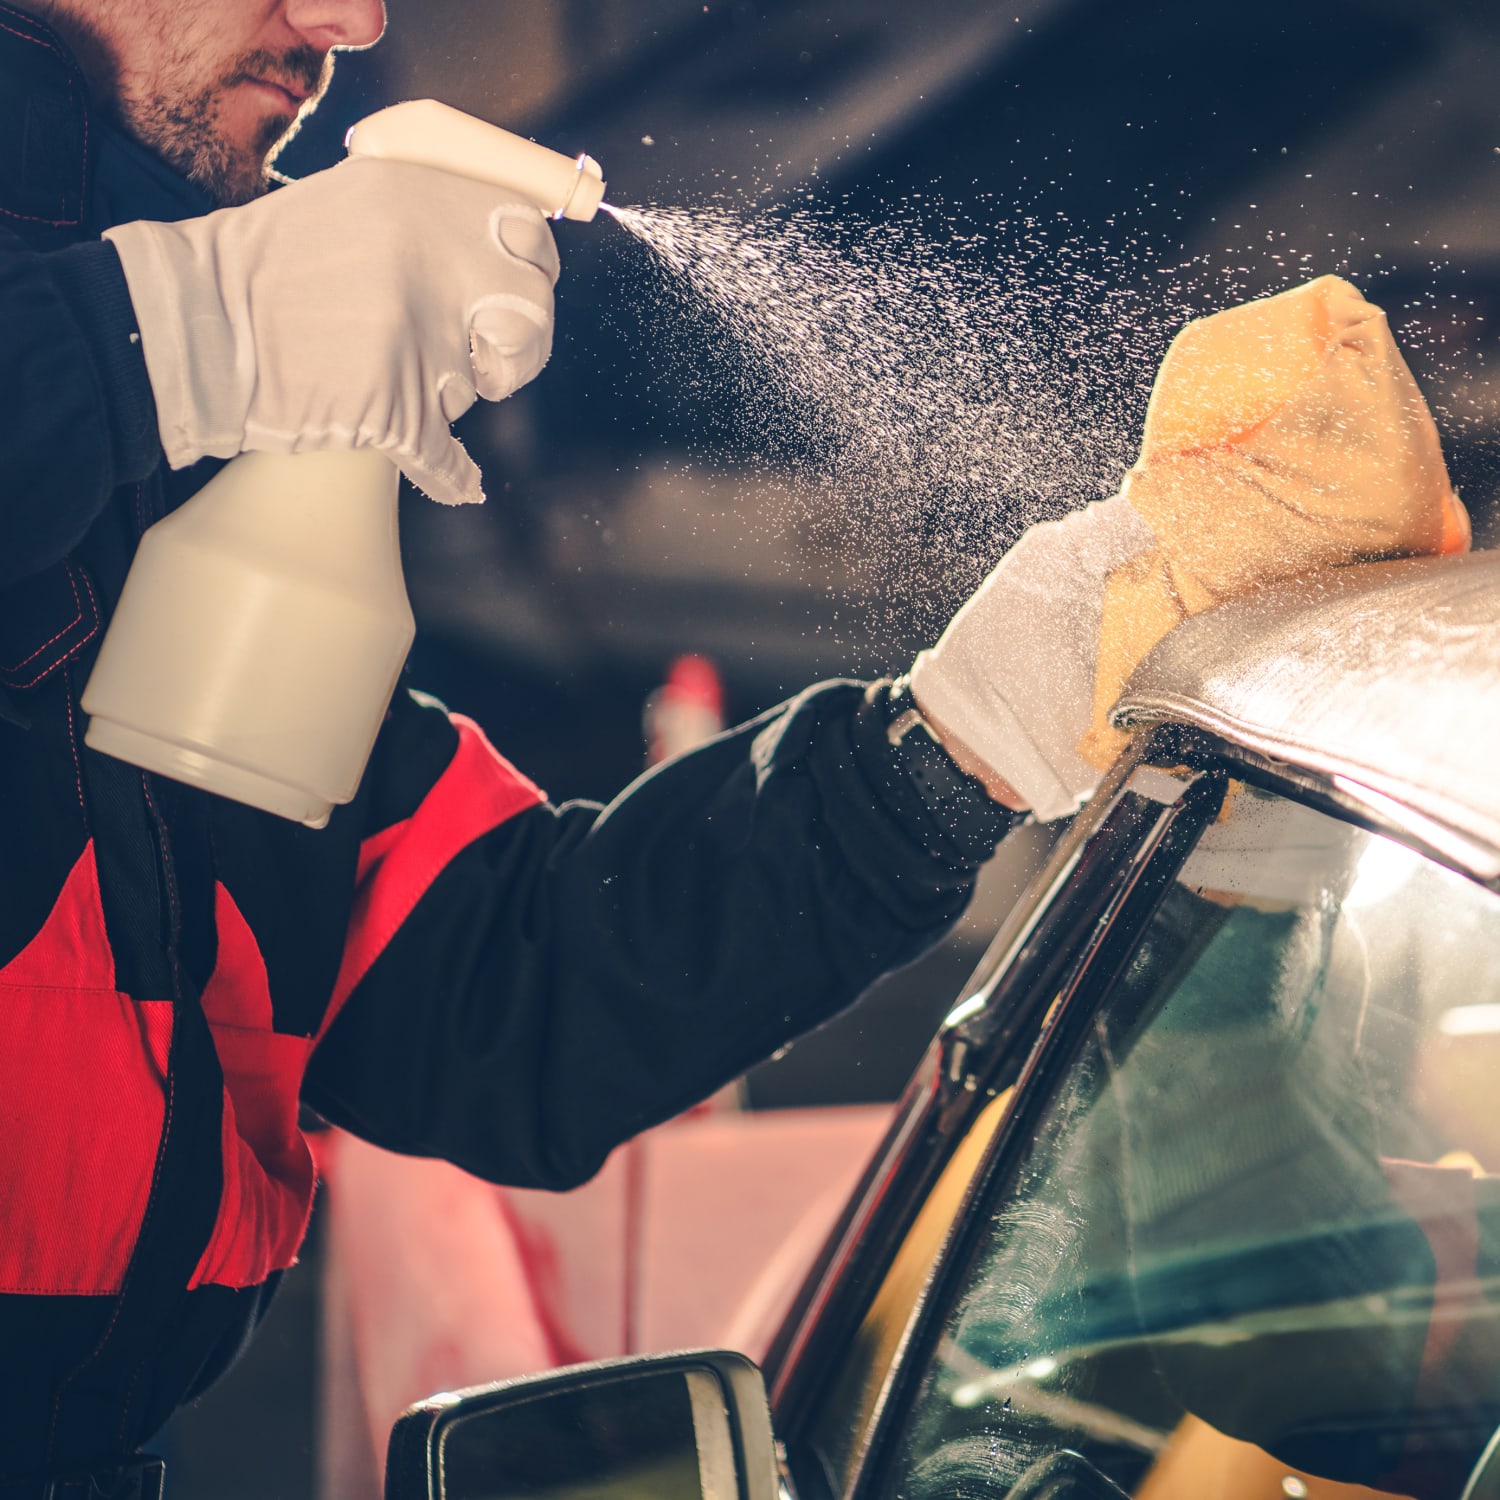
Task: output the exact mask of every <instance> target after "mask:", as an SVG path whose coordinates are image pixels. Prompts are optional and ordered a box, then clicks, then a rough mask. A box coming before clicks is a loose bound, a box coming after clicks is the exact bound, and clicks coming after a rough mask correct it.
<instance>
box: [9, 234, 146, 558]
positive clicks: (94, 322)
mask: <svg viewBox="0 0 1500 1500" xmlns="http://www.w3.org/2000/svg"><path fill="white" fill-rule="evenodd" d="M0 329H3V330H4V344H3V348H4V353H3V355H0V473H3V476H4V478H3V482H0V587H4V586H5V585H6V584H9V583H14V582H15V581H16V580H17V579H20V578H25V577H28V576H30V575H31V574H33V573H36V572H39V571H40V570H41V569H42V568H45V567H47V566H48V565H50V564H51V563H54V562H56V561H57V560H58V559H59V558H61V557H63V556H64V555H65V554H66V553H67V552H69V551H70V550H71V549H72V548H73V547H75V546H76V545H77V544H78V543H79V541H81V540H82V538H83V535H84V533H85V532H86V531H87V530H88V528H89V526H90V525H91V524H92V523H93V520H94V518H95V517H96V516H97V515H98V514H99V512H100V510H101V509H102V508H103V506H104V503H105V501H106V500H107V499H108V498H109V495H110V493H111V491H112V490H114V489H115V488H116V486H118V485H122V484H130V483H132V482H134V481H136V480H140V479H143V478H145V476H146V475H147V474H149V473H150V472H151V470H152V469H153V468H155V467H156V464H157V462H158V461H159V459H160V457H161V449H160V445H159V443H158V441H157V435H156V410H155V406H154V405H153V402H152V397H151V385H150V382H149V381H148V379H147V376H146V365H145V361H144V359H143V358H142V357H141V349H140V341H139V338H138V336H137V334H136V328H135V318H134V312H133V311H132V308H131V302H130V294H129V292H128V290H127V288H126V285H125V277H124V275H123V273H122V271H121V269H120V262H119V258H118V256H116V254H115V252H114V250H113V248H112V247H111V246H109V245H107V244H103V243H100V242H92V243H88V244H82V245H76V246H73V247H71V248H69V249H66V250H56V251H45V252H44V251H36V250H32V249H29V248H28V247H27V246H26V245H24V244H23V243H22V242H21V241H20V240H19V239H18V238H17V237H16V236H15V235H13V234H11V233H10V232H9V231H7V230H5V229H4V228H0Z"/></svg>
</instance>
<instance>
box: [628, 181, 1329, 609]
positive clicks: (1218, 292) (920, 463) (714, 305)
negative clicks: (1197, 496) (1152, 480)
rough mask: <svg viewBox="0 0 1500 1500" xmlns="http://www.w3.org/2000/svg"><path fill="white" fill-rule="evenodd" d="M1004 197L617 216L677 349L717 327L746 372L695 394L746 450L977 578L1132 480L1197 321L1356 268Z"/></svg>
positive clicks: (836, 514)
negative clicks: (1019, 538) (1029, 536)
mask: <svg viewBox="0 0 1500 1500" xmlns="http://www.w3.org/2000/svg"><path fill="white" fill-rule="evenodd" d="M992 207H993V205H985V204H980V205H978V206H977V207H976V206H974V205H970V206H968V207H966V208H965V209H964V210H963V211H962V212H949V211H948V210H947V209H945V208H944V207H943V206H942V205H940V204H934V203H932V202H931V201H928V202H921V201H920V200H918V201H917V202H916V203H915V204H913V203H911V202H910V201H909V202H908V203H907V204H906V205H904V206H903V205H900V204H898V205H896V206H895V208H894V210H893V212H892V215H891V217H889V218H886V219H883V220H881V221H879V222H872V221H870V220H869V219H866V218H862V217H859V216H855V215H849V214H845V213H841V212H839V211H838V210H836V209H834V208H831V207H828V206H826V205H823V206H818V207H809V208H799V209H793V210H786V209H781V210H774V211H771V212H769V213H764V214H758V215H757V214H751V213H748V212H746V211H744V210H743V209H739V208H735V207H727V206H723V205H710V206H706V207H693V208H691V209H686V208H674V207H657V206H651V207H648V208H645V209H612V210H611V212H612V213H613V214H614V215H615V217H616V218H617V219H618V220H619V222H620V223H621V224H622V225H623V226H624V227H625V228H626V229H628V230H629V231H630V232H631V233H632V234H633V235H634V236H635V237H636V238H637V239H638V240H639V241H641V242H642V243H643V244H644V245H646V246H648V247H649V249H650V250H651V252H653V255H654V257H655V261H656V264H657V266H658V268H659V271H660V272H665V273H667V274H666V275H665V276H663V277H662V280H661V283H660V285H659V286H658V288H657V295H658V296H662V297H664V298H665V299H666V300H667V301H669V302H671V303H672V305H671V306H670V308H669V309H668V310H667V311H666V312H665V313H664V315H663V317H662V319H661V320H660V325H659V326H660V336H661V339H662V352H663V353H664V354H665V355H666V356H667V363H668V364H670V363H671V352H672V346H673V345H674V343H675V344H676V345H677V346H678V348H679V349H681V350H683V351H684V352H685V353H686V351H687V346H688V345H696V346H697V348H696V349H694V350H693V351H692V354H693V356H694V357H695V358H697V362H698V366H699V367H701V363H702V361H701V352H702V346H703V340H704V338H705V334H706V335H707V337H708V340H709V342H710V343H711V342H712V340H713V338H714V337H715V336H718V337H720V338H721V339H723V340H724V341H725V342H726V344H727V346H729V347H731V348H732V349H733V351H734V355H735V359H736V360H737V361H738V370H737V373H735V374H734V375H729V374H727V373H726V375H725V381H726V385H727V386H728V387H731V388H729V389H721V390H718V391H713V392H703V391H701V390H699V391H696V392H695V393H694V394H695V395H696V396H697V397H700V398H703V399H705V401H706V404H708V405H711V406H712V407H713V408H714V409H715V410H716V411H717V412H719V413H722V412H724V411H726V410H727V411H729V412H730V413H731V414H732V415H731V417H730V419H729V425H730V427H731V428H732V429H733V431H732V433H731V434H730V436H731V438H732V439H733V441H734V446H736V447H737V448H738V449H740V451H741V452H742V453H749V454H755V455H758V456H760V457H761V458H762V459H764V460H765V461H766V463H767V465H768V468H770V467H774V468H775V469H777V470H778V471H779V472H783V473H786V472H791V473H795V474H796V475H797V476H798V478H799V480H800V482H801V485H802V492H803V493H804V494H806V493H808V492H809V491H810V492H811V493H813V494H816V495H818V496H820V497H821V504H820V506H819V509H820V512H821V515H820V517H818V518H815V524H820V525H821V527H822V530H823V532H824V533H825V535H826V536H827V537H828V538H829V539H832V540H834V541H835V542H836V541H837V539H838V536H839V534H840V532H841V531H842V532H843V533H844V534H847V533H849V532H851V531H857V532H859V533H860V541H861V543H862V544H864V545H865V546H867V547H868V548H870V550H873V551H874V552H876V553H880V554H883V555H884V556H885V557H886V558H887V559H890V558H901V557H905V558H908V559H915V558H918V557H925V558H926V560H927V563H928V564H930V563H931V561H932V559H933V558H934V557H936V558H940V559H945V560H947V562H948V564H949V565H950V566H951V567H952V569H953V570H954V571H955V574H956V575H960V576H955V579H954V582H955V585H956V586H957V588H958V589H960V590H964V589H967V588H968V587H970V586H972V584H973V583H974V582H976V581H977V579H978V577H979V576H981V575H982V572H983V569H984V568H985V567H987V566H988V565H989V563H990V562H992V561H993V560H994V558H995V557H996V556H998V554H999V552H1000V551H1001V550H1002V549H1003V547H1004V546H1005V545H1006V544H1008V542H1009V541H1010V540H1013V539H1014V537H1015V536H1016V535H1018V534H1019V532H1020V531H1021V530H1022V529H1023V528H1024V526H1025V525H1026V524H1028V523H1029V522H1030V521H1032V520H1034V519H1037V518H1040V517H1044V516H1050V515H1056V514H1059V513H1061V512H1062V511H1064V510H1066V509H1068V508H1071V507H1072V506H1074V505H1077V504H1081V503H1082V502H1084V501H1086V500H1088V499H1093V498H1097V497H1102V496H1104V495H1107V494H1109V493H1111V492H1112V491H1113V490H1114V489H1115V488H1116V487H1117V485H1118V483H1119V480H1120V477H1121V475H1122V474H1123V472H1124V471H1125V470H1126V469H1127V468H1128V467H1129V465H1130V464H1131V463H1132V462H1133V460H1134V457H1135V453H1136V449H1137V447H1138V443H1139V431H1140V423H1141V419H1142V417H1143V415H1144V411H1145V404H1146V398H1147V396H1148V394H1149V391H1150V385H1151V381H1152V378H1153V376H1154V374H1155V371H1156V367H1157V364H1158V362H1159V360H1160V358H1161V355H1162V353H1163V352H1164V350H1165V348H1166V345H1167V343H1168V342H1169V341H1170V339H1171V337H1172V335H1173V334H1174V333H1175V332H1176V331H1177V329H1178V328H1179V327H1180V326H1181V325H1182V323H1183V322H1184V321H1185V320H1186V319H1187V318H1189V317H1192V316H1197V315H1199V314H1201V313H1204V312H1208V311H1212V310H1213V309H1215V308H1217V307H1222V306H1227V305H1229V304H1231V303H1232V302H1234V301H1237V300H1240V299H1241V298H1242V297H1243V296H1245V295H1248V294H1251V292H1252V291H1257V292H1258V291H1263V290H1266V289H1267V284H1268V280H1269V283H1270V289H1272V290H1275V289H1279V287H1278V282H1279V285H1280V286H1287V285H1292V284H1295V283H1296V282H1299V281H1302V280H1305V279H1307V278H1308V277H1309V276H1311V275H1314V274H1318V272H1319V271H1321V270H1324V269H1333V270H1336V269H1340V267H1339V266H1338V265H1337V264H1334V265H1317V266H1314V265H1311V264H1309V262H1310V259H1311V258H1310V257H1308V256H1305V255H1303V256H1298V255H1297V254H1296V253H1295V252H1289V251H1288V249H1287V247H1285V246H1284V245H1279V244H1272V245H1271V246H1270V247H1269V249H1268V250H1267V251H1266V252H1265V253H1264V254H1263V255H1262V263H1261V264H1259V265H1257V266H1255V268H1254V269H1253V271H1252V270H1250V269H1248V268H1247V264H1246V263H1245V260H1244V258H1243V257H1240V258H1232V259H1226V260H1225V261H1224V262H1221V263H1219V264H1217V265H1212V266H1211V265H1208V264H1206V263H1204V262H1202V261H1184V260H1182V259H1180V258H1179V259H1177V260H1174V259H1173V258H1172V256H1171V254H1164V253H1162V252H1161V251H1160V250H1159V249H1158V248H1157V247H1156V246H1154V245H1153V244H1151V243H1150V242H1149V240H1148V238H1147V237H1146V236H1145V235H1144V234H1143V233H1142V232H1135V231H1132V230H1131V228H1130V226H1129V224H1128V223H1126V222H1124V221H1123V220H1121V221H1112V223H1117V224H1118V227H1117V229H1116V230H1115V231H1114V232H1115V233H1116V235H1117V237H1116V238H1115V239H1114V240H1113V242H1112V243H1111V244H1109V245H1100V244H1097V243H1091V242H1089V241H1086V240H1084V239H1082V238H1080V237H1078V236H1076V235H1073V234H1071V233H1070V232H1069V230H1068V226H1067V224H1066V221H1065V220H1064V219H1063V218H1062V216H1061V215H1058V214H1048V215H1043V214H1040V213H1027V212H1024V211H1021V210H1014V211H1011V212H1009V213H1005V214H1002V213H994V214H991V215H990V216H989V217H988V218H986V217H985V213H986V209H987V208H992ZM934 225H936V226H937V227H936V228H934ZM1179 256H1180V252H1179ZM1268 269H1269V272H1270V275H1269V278H1268V277H1267V274H1266V273H1267V270H1268ZM715 330H716V331H717V334H716V333H715ZM690 362H691V360H689V359H686V358H685V359H684V363H690ZM712 363H713V362H712V360H711V361H710V364H711V365H712ZM725 369H726V371H727V369H728V366H727V365H726V366H725ZM721 425H722V423H721ZM912 565H913V566H916V565H917V564H916V563H913V564H912ZM949 603H951V600H949V601H945V602H944V604H943V608H946V607H947V606H948V604H949Z"/></svg>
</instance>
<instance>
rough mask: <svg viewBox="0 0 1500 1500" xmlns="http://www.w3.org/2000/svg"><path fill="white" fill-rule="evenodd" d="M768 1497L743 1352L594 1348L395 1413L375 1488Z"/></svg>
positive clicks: (420, 1495) (409, 1497)
mask: <svg viewBox="0 0 1500 1500" xmlns="http://www.w3.org/2000/svg"><path fill="white" fill-rule="evenodd" d="M643 1480H644V1481H645V1482H646V1484H647V1486H648V1490H649V1491H650V1492H654V1493H657V1494H660V1495H662V1496H664V1497H665V1496H667V1495H672V1496H680V1497H682V1500H778V1492H779V1481H778V1475H777V1467H776V1451H775V1443H774V1440H773V1438H772V1434H771V1415H770V1411H769V1409H768V1407H767V1404H766V1390H765V1383H764V1382H763V1381H762V1379H761V1374H760V1371H759V1370H758V1369H757V1368H756V1367H755V1366H754V1365H753V1364H752V1363H751V1362H750V1361H749V1360H748V1359H746V1358H745V1357H744V1355H742V1354H735V1353H732V1352H730V1351H727V1350H717V1349H704V1350H691V1351H687V1352H685V1353H681V1354H653V1355H643V1356H633V1357H630V1358H626V1359H610V1360H601V1361H599V1362H598V1363H595V1364H586V1365H573V1366H571V1367H569V1368H567V1369H562V1370H549V1371H546V1372H545V1373H544V1374H540V1375H531V1376H526V1377H524V1378H522V1379H519V1380H504V1381H497V1382H496V1383H495V1384H494V1385H484V1386H474V1387H471V1388H470V1389H468V1390H463V1391H446V1392H442V1393H440V1394H438V1395H435V1396H430V1397H428V1398H427V1400H425V1401H422V1402H420V1403H418V1404H417V1405H416V1406H413V1407H411V1408H409V1409H408V1410H407V1411H405V1412H404V1413H402V1415H401V1417H400V1418H399V1419H398V1420H397V1422H396V1425H395V1426H394V1427H393V1428H392V1429H391V1439H390V1445H389V1447H388V1448H387V1451H386V1470H385V1495H386V1500H527V1497H535V1500H543V1497H549V1496H557V1495H561V1494H569V1495H574V1496H580V1495H585V1494H586V1495H589V1496H591V1497H597V1500H607V1497H609V1496H610V1495H611V1494H612V1493H615V1494H618V1495H620V1496H621V1497H624V1496H626V1495H633V1494H639V1493H641V1488H640V1487H641V1484H642V1481H643Z"/></svg>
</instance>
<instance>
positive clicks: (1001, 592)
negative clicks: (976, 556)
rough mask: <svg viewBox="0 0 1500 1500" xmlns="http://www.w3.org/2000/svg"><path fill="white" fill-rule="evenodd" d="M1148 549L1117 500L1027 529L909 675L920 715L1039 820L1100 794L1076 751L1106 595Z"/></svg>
mask: <svg viewBox="0 0 1500 1500" xmlns="http://www.w3.org/2000/svg"><path fill="white" fill-rule="evenodd" d="M1155 545H1156V537H1155V535H1154V534H1153V532H1152V530H1151V528H1150V527H1149V526H1147V525H1146V523H1145V522H1144V521H1143V520H1141V518H1140V517H1139V516H1138V515H1137V514H1136V513H1135V511H1134V509H1132V507H1131V505H1130V502H1129V501H1128V500H1126V499H1125V498H1124V497H1123V496H1120V495H1116V496H1115V497H1114V498H1113V499H1112V500H1105V501H1102V502H1099V503H1097V504H1094V505H1089V506H1086V507H1085V508H1084V509H1083V510H1080V511H1075V512H1074V513H1073V514H1072V515H1070V516H1066V517H1064V519H1063V520H1061V521H1047V522H1044V523H1042V524H1041V525H1038V526H1033V527H1032V528H1031V529H1030V530H1029V531H1027V532H1026V534H1025V535H1024V536H1023V537H1022V538H1021V540H1020V541H1019V542H1017V543H1016V544H1015V546H1014V547H1012V548H1011V549H1010V551H1009V552H1007V553H1006V554H1005V556H1004V557H1003V558H1002V559H1001V560H1000V563H999V564H998V566H997V567H996V568H995V570H994V571H993V572H992V573H991V574H990V576H989V577H988V578H986V579H985V581H984V582H983V583H982V584H981V585H980V586H979V588H978V590H977V591H976V592H975V593H974V595H973V596H972V597H971V598H970V599H969V601H968V603H966V604H965V605H964V606H963V608H962V609H960V610H959V612H958V613H957V614H956V615H955V616H954V617H953V619H952V620H951V621H950V622H949V624H948V628H947V629H946V630H945V631H944V632H943V634H942V636H941V637H940V638H939V640H938V643H937V645H936V646H934V647H933V648H932V649H931V650H930V651H924V652H922V653H921V655H920V656H918V657H917V660H916V663H915V665H914V666H913V667H912V671H911V690H912V696H913V697H914V698H915V699H916V702H917V706H918V707H919V708H920V709H921V710H922V712H923V714H924V715H925V716H926V717H927V718H928V719H930V720H932V722H933V723H934V724H935V725H938V726H941V729H942V731H943V735H944V737H945V739H957V740H958V741H960V742H961V743H962V746H963V747H964V748H966V749H967V750H968V751H969V752H970V753H971V754H972V755H973V756H975V757H977V758H978V759H979V760H980V761H982V762H984V764H985V765H986V766H988V767H989V768H990V769H991V770H993V771H994V772H995V773H996V774H997V775H998V776H999V777H1000V778H1001V779H1002V780H1004V781H1005V782H1006V783H1007V784H1008V785H1009V786H1010V787H1012V788H1013V789H1014V790H1015V791H1016V793H1017V794H1018V795H1019V796H1020V798H1021V800H1022V801H1023V802H1024V803H1025V804H1026V805H1027V806H1028V807H1030V808H1031V810H1032V811H1033V812H1034V813H1035V814H1036V816H1037V817H1038V818H1040V819H1041V820H1042V821H1044V822H1046V821H1048V820H1049V819H1052V818H1065V817H1067V816H1069V815H1070V814H1071V813H1074V812H1076V811H1077V809H1078V806H1079V804H1080V803H1082V802H1084V801H1085V800H1086V799H1087V798H1088V797H1089V796H1090V795H1091V794H1092V792H1093V790H1094V788H1095V787H1096V786H1097V785H1098V782H1099V772H1098V771H1097V770H1096V769H1095V768H1094V767H1093V766H1091V765H1090V764H1089V763H1088V761H1086V760H1085V759H1084V758H1083V757H1082V756H1081V755H1080V754H1079V753H1078V742H1079V741H1080V740H1081V739H1082V738H1083V736H1084V734H1085V733H1086V732H1087V730H1088V728H1089V723H1090V720H1091V718H1092V716H1093V707H1094V677H1095V668H1096V656H1097V650H1098V643H1099V627H1100V620H1101V616H1102V612H1103V608H1104V586H1105V583H1106V582H1107V580H1108V578H1109V575H1110V574H1111V573H1112V572H1113V571H1114V570H1115V569H1116V568H1118V567H1120V566H1121V565H1122V564H1123V563H1127V562H1129V561H1130V560H1131V559H1132V558H1134V557H1137V556H1139V555H1140V554H1141V553H1143V552H1148V551H1150V550H1151V549H1152V548H1153V547H1155ZM951 748H953V747H952V746H951V744H950V749H951Z"/></svg>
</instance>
